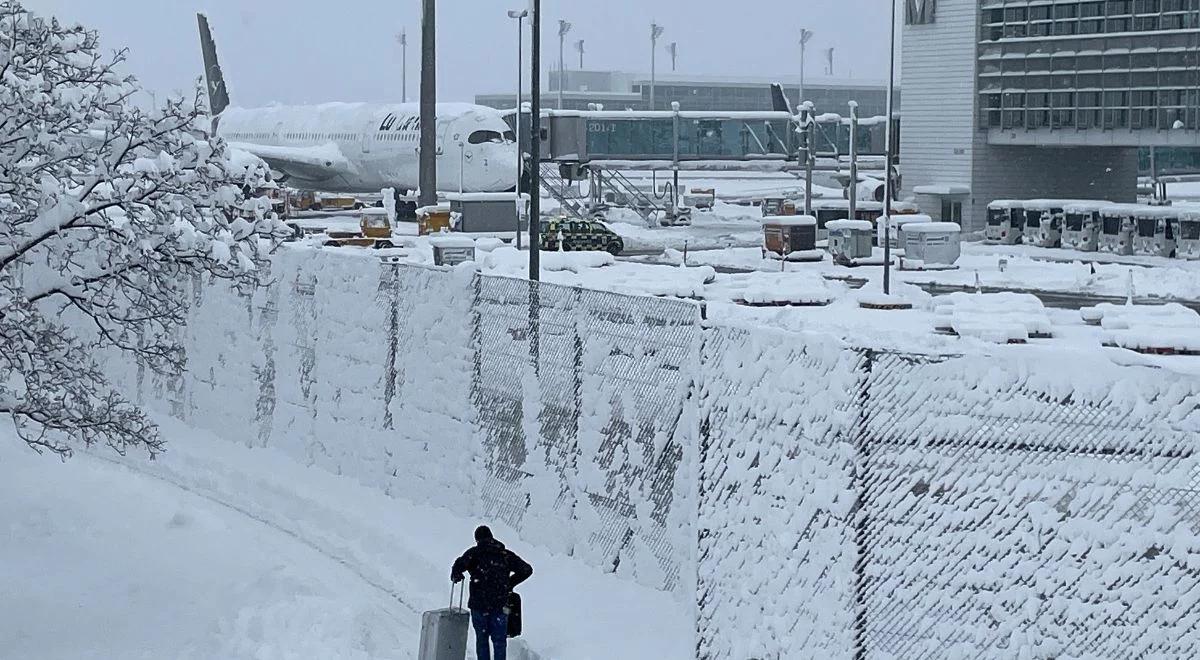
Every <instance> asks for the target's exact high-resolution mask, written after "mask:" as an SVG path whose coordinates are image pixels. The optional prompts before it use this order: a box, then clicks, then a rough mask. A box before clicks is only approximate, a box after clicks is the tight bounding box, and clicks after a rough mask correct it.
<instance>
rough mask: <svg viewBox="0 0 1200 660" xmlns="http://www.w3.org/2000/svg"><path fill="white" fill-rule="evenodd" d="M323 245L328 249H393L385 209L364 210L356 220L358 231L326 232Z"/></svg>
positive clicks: (390, 227) (389, 221)
mask: <svg viewBox="0 0 1200 660" xmlns="http://www.w3.org/2000/svg"><path fill="white" fill-rule="evenodd" d="M325 234H326V236H328V238H326V239H325V245H326V246H328V247H343V246H349V247H371V248H376V249H380V248H390V247H395V245H396V244H395V243H394V242H393V241H392V221H391V218H390V217H389V216H388V212H387V209H381V208H377V207H374V206H372V207H370V208H365V209H363V210H362V214H361V215H360V216H359V219H358V231H357V232H348V231H326V232H325Z"/></svg>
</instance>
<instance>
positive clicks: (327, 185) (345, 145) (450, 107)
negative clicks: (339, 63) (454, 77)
mask: <svg viewBox="0 0 1200 660" xmlns="http://www.w3.org/2000/svg"><path fill="white" fill-rule="evenodd" d="M196 18H197V22H198V23H199V26H200V48H201V51H202V53H203V56H204V73H205V79H206V82H207V84H208V97H209V112H210V113H211V115H212V119H213V132H214V133H215V134H216V135H218V136H220V137H222V138H224V139H225V141H226V142H227V143H228V144H229V146H230V148H232V149H234V150H241V151H245V152H247V153H250V154H252V155H254V156H256V157H258V158H260V159H262V160H263V161H265V162H266V163H267V165H268V166H270V168H271V170H272V171H273V172H274V173H276V174H278V176H277V177H276V180H277V181H279V182H280V183H285V184H286V185H289V186H292V187H294V188H298V189H301V190H313V191H328V190H332V191H338V192H347V193H377V192H379V191H380V190H382V189H383V188H394V189H395V190H396V191H397V192H399V191H414V190H417V188H418V185H419V174H420V169H419V159H418V154H419V151H420V141H421V138H420V136H421V112H420V105H419V104H416V103H405V104H400V103H394V104H392V103H324V104H320V105H304V106H269V107H264V108H235V107H229V93H228V89H227V88H226V86H225V77H224V74H223V73H222V71H221V65H220V64H219V62H218V61H217V49H216V43H215V42H214V41H213V38H212V33H211V32H210V31H209V27H208V18H207V17H206V16H205V15H204V14H196ZM436 115H437V144H438V150H437V180H438V188H439V189H441V190H453V191H459V190H461V191H462V192H502V191H508V190H513V189H514V188H515V186H516V179H517V163H516V160H517V144H516V140H515V137H514V135H513V132H512V129H511V128H509V126H508V124H507V123H505V121H504V119H503V118H502V117H501V115H500V113H499V112H497V111H496V110H494V109H492V108H487V107H484V106H479V105H471V104H466V103H439V104H437V110H436Z"/></svg>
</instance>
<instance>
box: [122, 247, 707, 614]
mask: <svg viewBox="0 0 1200 660" xmlns="http://www.w3.org/2000/svg"><path fill="white" fill-rule="evenodd" d="M269 268H270V272H269V281H270V284H269V285H268V286H265V287H261V288H259V289H256V290H252V291H238V290H235V289H233V288H231V287H230V286H229V285H228V283H226V282H224V281H219V280H218V281H206V282H200V281H196V282H194V283H193V287H192V296H191V310H190V317H189V324H188V326H187V327H186V329H185V330H184V333H185V336H184V337H183V344H184V347H185V349H186V352H187V358H188V368H187V371H186V373H184V374H182V375H181V376H180V377H177V378H162V377H156V376H153V375H152V374H150V373H149V372H148V371H147V370H145V369H141V368H139V367H138V365H136V364H124V363H121V362H119V361H117V362H114V363H113V364H112V365H111V369H112V371H113V373H114V374H118V375H119V376H120V377H124V378H127V379H128V380H129V381H131V382H133V383H137V385H138V390H139V392H140V393H141V395H142V396H143V398H144V399H145V400H146V402H147V403H151V404H156V405H160V406H161V407H163V408H164V409H165V410H167V411H169V412H170V413H171V414H173V415H175V416H177V417H180V418H182V419H184V420H185V421H187V422H189V423H190V424H192V425H194V426H196V427H199V428H204V429H208V430H212V431H214V432H215V433H217V434H218V435H220V436H222V437H225V438H228V439H231V440H234V441H237V442H243V443H245V444H247V445H251V446H260V447H274V448H278V449H281V450H283V451H285V452H287V453H289V454H290V455H292V456H294V457H295V458H297V459H298V460H300V461H302V462H303V463H305V464H310V465H317V466H320V467H322V468H324V469H327V470H330V471H332V472H334V473H337V474H344V475H347V476H349V477H351V478H354V479H356V480H358V481H360V482H363V483H365V484H367V485H371V486H375V487H378V488H381V489H383V490H385V491H386V492H388V493H390V494H392V495H394V496H397V497H402V498H404V499H407V500H410V501H414V502H421V503H430V504H435V505H438V506H447V507H449V508H451V509H453V510H454V511H455V512H457V513H459V514H462V515H468V516H479V517H480V518H481V520H496V519H502V520H504V521H506V522H508V523H509V524H511V525H512V526H513V527H515V528H517V529H518V530H519V531H520V532H521V535H522V537H523V538H524V539H525V540H527V541H530V542H533V543H540V544H542V545H545V546H547V547H549V548H551V549H554V550H557V551H560V552H563V553H564V554H571V555H572V556H575V557H578V558H580V559H581V560H583V561H586V562H589V563H591V564H593V565H596V566H600V567H603V568H605V569H608V570H614V571H616V572H618V573H620V574H624V575H628V576H629V577H631V578H633V579H636V580H638V581H640V582H642V583H645V584H648V585H651V586H655V587H658V588H666V589H670V590H674V591H677V592H678V593H680V594H681V595H686V596H685V597H687V598H690V594H691V593H692V591H693V589H694V575H695V569H694V557H695V531H694V519H695V498H694V493H695V463H696V458H695V457H696V451H695V450H696V445H697V440H696V423H695V415H694V413H692V412H689V411H694V409H695V403H694V396H693V392H692V390H693V387H694V385H695V381H696V370H697V368H698V366H699V357H698V351H699V338H700V329H699V312H698V308H697V307H696V306H695V305H693V304H690V303H686V302H682V301H671V300H659V299H647V298H633V297H628V296H621V295H617V294H610V293H602V292H596V291H585V290H581V289H571V288H567V287H560V286H553V285H542V286H540V287H536V288H534V289H533V290H532V291H531V289H530V285H529V284H528V283H527V282H525V281H522V280H515V279H509V278H500V277H488V276H479V275H477V274H476V273H475V272H474V271H472V270H470V269H465V268H461V269H458V270H454V271H451V270H441V269H433V268H425V267H419V266H408V265H398V264H385V263H381V262H380V261H379V260H378V259H376V258H374V256H373V255H372V254H371V253H369V252H365V253H364V252H345V253H339V252H332V251H323V250H304V249H296V250H292V249H284V250H281V251H280V252H279V254H278V255H277V256H276V257H275V258H274V259H273V260H272V262H271V263H270V264H269ZM531 300H532V301H533V302H534V303H535V308H536V309H537V310H538V313H537V316H536V323H533V324H531V322H530V309H531V308H530V303H531ZM533 332H537V333H539V334H540V337H541V341H540V342H539V346H540V351H539V352H538V354H537V365H538V367H537V369H534V366H533V365H534V357H533V354H532V353H531V351H530V346H531V342H530V336H531V334H532V333H533Z"/></svg>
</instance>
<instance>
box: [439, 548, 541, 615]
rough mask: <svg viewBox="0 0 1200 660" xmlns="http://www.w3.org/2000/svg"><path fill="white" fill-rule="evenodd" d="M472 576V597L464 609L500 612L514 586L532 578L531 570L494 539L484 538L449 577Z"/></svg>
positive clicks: (464, 557)
mask: <svg viewBox="0 0 1200 660" xmlns="http://www.w3.org/2000/svg"><path fill="white" fill-rule="evenodd" d="M463 571H466V572H468V573H470V574H471V596H470V598H469V599H468V601H467V606H468V607H470V608H471V609H472V610H476V611H480V612H499V611H500V610H501V609H503V608H504V607H505V606H506V605H507V604H508V594H509V593H511V592H512V590H513V587H515V586H517V585H518V584H521V583H522V582H524V581H525V580H528V579H529V576H530V575H533V567H532V566H530V565H529V564H527V563H526V562H525V560H524V559H521V558H520V557H518V556H517V553H515V552H513V551H512V550H509V549H507V548H505V547H504V544H503V543H501V542H499V541H497V540H496V539H484V540H483V541H480V542H479V543H477V544H476V545H475V547H473V548H471V549H470V550H467V551H466V552H465V553H463V556H461V557H459V558H458V559H457V560H455V562H454V568H452V569H451V571H450V577H451V579H454V580H456V581H457V580H459V579H462V574H463Z"/></svg>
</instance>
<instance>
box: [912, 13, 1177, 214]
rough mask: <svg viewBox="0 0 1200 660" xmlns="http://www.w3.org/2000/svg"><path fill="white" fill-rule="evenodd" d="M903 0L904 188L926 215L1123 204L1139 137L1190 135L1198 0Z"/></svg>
mask: <svg viewBox="0 0 1200 660" xmlns="http://www.w3.org/2000/svg"><path fill="white" fill-rule="evenodd" d="M903 5H904V25H903V27H902V35H903V36H902V43H903V54H902V58H901V61H902V72H901V80H902V81H903V85H904V93H905V104H904V111H903V112H902V113H901V131H900V153H901V154H902V163H903V170H902V171H903V186H904V189H905V191H906V192H908V193H911V194H914V195H915V196H916V199H917V202H918V204H919V205H920V206H921V207H922V210H923V211H925V212H928V213H929V214H930V215H933V216H934V218H935V219H941V220H954V221H960V222H962V223H963V224H964V226H965V228H967V229H980V228H982V227H983V225H984V221H985V216H986V208H987V205H988V203H989V202H991V201H993V200H996V199H1006V198H1016V199H1028V198H1037V197H1053V198H1073V199H1108V200H1111V201H1114V202H1132V201H1135V199H1136V191H1137V187H1136V186H1137V183H1136V182H1137V174H1138V153H1139V152H1138V150H1139V148H1142V149H1143V152H1144V150H1145V148H1147V147H1151V146H1161V147H1171V148H1176V149H1178V148H1186V147H1197V146H1200V57H1198V56H1200V0H1023V1H1021V0H940V1H936V0H903Z"/></svg>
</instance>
